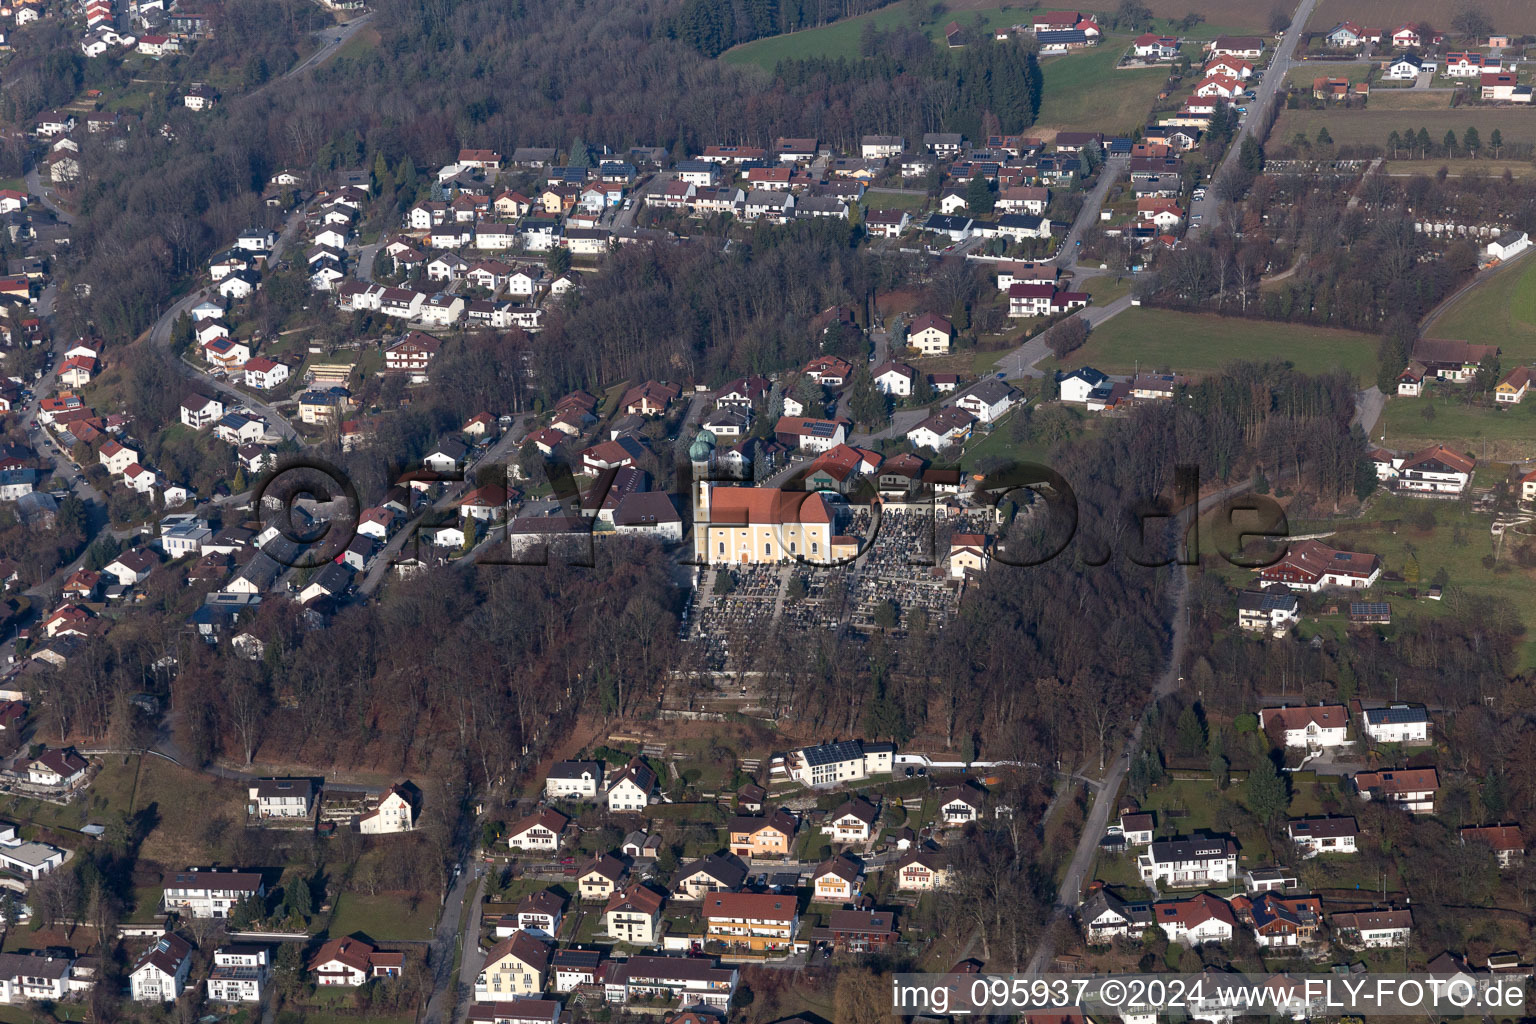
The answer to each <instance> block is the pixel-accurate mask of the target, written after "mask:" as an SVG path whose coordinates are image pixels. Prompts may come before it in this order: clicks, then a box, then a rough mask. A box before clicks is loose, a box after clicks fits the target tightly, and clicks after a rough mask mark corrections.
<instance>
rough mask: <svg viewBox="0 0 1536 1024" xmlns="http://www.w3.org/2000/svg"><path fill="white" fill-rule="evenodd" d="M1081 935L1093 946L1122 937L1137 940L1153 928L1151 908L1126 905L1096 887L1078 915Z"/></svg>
mask: <svg viewBox="0 0 1536 1024" xmlns="http://www.w3.org/2000/svg"><path fill="white" fill-rule="evenodd" d="M1077 918H1078V920H1079V921H1080V922H1081V923H1082V926H1083V933H1084V935H1085V937H1086V938H1087V939H1088V942H1089V943H1090V944H1092V945H1106V944H1108V943H1109V942H1110V941H1111V940H1113V939H1117V938H1121V937H1139V936H1140V935H1141V934H1142V933H1143V932H1144V931H1146V929H1148V928H1151V927H1152V926H1153V914H1152V905H1151V904H1149V903H1128V902H1126V901H1125V900H1123V899H1121V898H1120V897H1119V896H1117V895H1115V894H1114V893H1113V892H1111V891H1110V890H1108V889H1106V888H1104V887H1103V886H1098V887H1097V888H1095V889H1094V890H1093V891H1092V892H1091V893H1090V894H1089V896H1088V898H1087V899H1085V900H1084V901H1083V905H1082V907H1081V908H1080V909H1079V910H1078V912H1077Z"/></svg>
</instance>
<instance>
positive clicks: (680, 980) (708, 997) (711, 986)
mask: <svg viewBox="0 0 1536 1024" xmlns="http://www.w3.org/2000/svg"><path fill="white" fill-rule="evenodd" d="M738 981H739V975H738V973H737V971H736V969H735V968H733V967H716V966H714V964H713V963H711V962H710V961H709V960H703V959H699V958H696V957H681V956H632V957H630V958H629V959H628V960H624V961H621V962H617V963H614V964H611V965H610V966H609V969H608V973H607V974H606V975H605V976H604V978H603V998H604V999H605V1000H606V1001H607V1002H608V1003H610V1004H614V1005H620V1006H622V1005H624V1004H626V1003H629V1002H632V1001H640V1000H647V1001H658V1000H666V1001H674V1000H675V1001H676V1005H677V1007H678V1008H679V1009H683V1008H692V1007H697V1006H703V1007H709V1008H712V1009H714V1010H715V1011H717V1012H719V1011H724V1010H726V1009H727V1008H729V1007H730V1005H731V1000H732V998H733V997H734V996H735V994H736V985H737V983H738Z"/></svg>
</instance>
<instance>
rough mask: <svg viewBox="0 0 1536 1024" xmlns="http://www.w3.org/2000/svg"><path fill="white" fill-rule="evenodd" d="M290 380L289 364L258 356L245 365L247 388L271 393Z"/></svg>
mask: <svg viewBox="0 0 1536 1024" xmlns="http://www.w3.org/2000/svg"><path fill="white" fill-rule="evenodd" d="M287 379H288V364H286V363H280V362H278V361H277V360H275V359H268V358H267V357H266V356H257V357H256V358H255V359H251V360H249V361H247V362H246V364H245V386H246V387H251V388H260V389H261V390H263V391H270V390H271V389H272V388H275V387H277V386H278V385H279V384H282V383H283V382H284V381H286V380H287Z"/></svg>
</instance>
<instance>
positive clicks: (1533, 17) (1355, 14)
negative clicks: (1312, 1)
mask: <svg viewBox="0 0 1536 1024" xmlns="http://www.w3.org/2000/svg"><path fill="white" fill-rule="evenodd" d="M1477 7H1478V9H1479V10H1480V11H1482V12H1483V14H1484V15H1486V16H1487V18H1488V21H1489V23H1490V24H1492V25H1493V30H1494V31H1495V32H1504V33H1507V34H1509V35H1523V34H1526V33H1530V32H1536V6H1533V5H1532V4H1531V3H1530V2H1529V0H1480V2H1479V3H1478V5H1477ZM1453 13H1455V7H1454V6H1453V5H1450V4H1447V3H1446V2H1445V0H1322V2H1321V3H1319V4H1318V5H1317V7H1316V8H1315V9H1314V10H1313V11H1312V17H1311V18H1310V19H1309V20H1308V21H1307V30H1308V31H1310V32H1326V31H1328V30H1329V29H1330V28H1332V27H1333V26H1335V25H1337V24H1338V23H1339V22H1341V21H1343V20H1345V19H1346V18H1348V19H1350V20H1351V21H1355V22H1358V23H1360V24H1361V25H1385V24H1387V23H1388V22H1390V23H1392V24H1393V25H1401V24H1402V23H1404V22H1410V23H1412V24H1418V23H1419V22H1421V21H1427V22H1429V23H1430V24H1432V25H1434V26H1435V27H1436V28H1438V29H1445V28H1447V27H1448V25H1447V22H1449V21H1450V19H1451V15H1452V14H1453ZM1484 41H1486V40H1484ZM1448 42H1449V43H1450V44H1451V45H1452V48H1453V49H1454V48H1455V47H1456V45H1458V44H1459V42H1460V40H1448Z"/></svg>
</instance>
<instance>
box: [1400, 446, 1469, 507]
mask: <svg viewBox="0 0 1536 1024" xmlns="http://www.w3.org/2000/svg"><path fill="white" fill-rule="evenodd" d="M1476 466H1477V460H1476V459H1473V458H1470V457H1468V456H1465V455H1461V454H1459V453H1457V452H1453V451H1451V450H1450V449H1449V448H1447V447H1446V446H1445V445H1435V446H1434V447H1433V448H1426V449H1424V450H1423V451H1421V452H1416V453H1414V454H1413V455H1411V456H1409V457H1408V458H1407V459H1404V460H1403V463H1402V465H1401V466H1399V467H1397V478H1396V480H1395V482H1394V487H1395V488H1396V489H1397V490H1399V491H1411V492H1415V493H1420V494H1446V495H1458V494H1461V493H1462V492H1463V491H1465V490H1466V489H1467V487H1468V486H1470V484H1471V482H1472V471H1473V470H1474V469H1475V468H1476Z"/></svg>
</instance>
